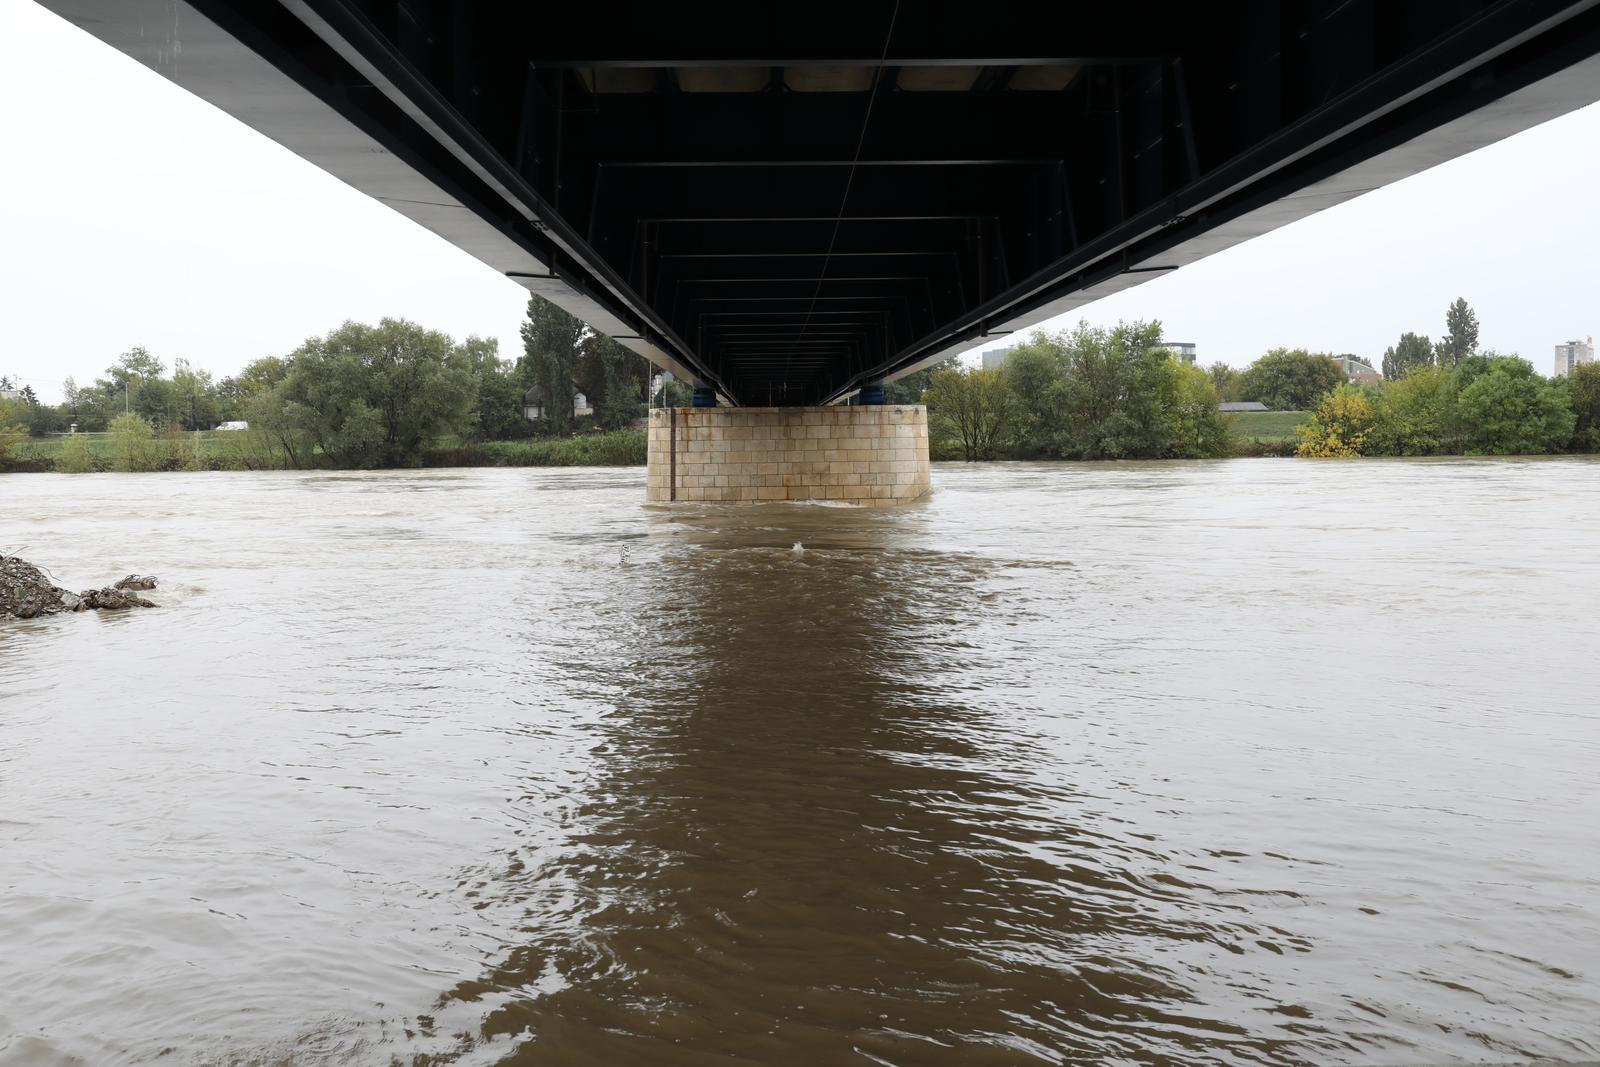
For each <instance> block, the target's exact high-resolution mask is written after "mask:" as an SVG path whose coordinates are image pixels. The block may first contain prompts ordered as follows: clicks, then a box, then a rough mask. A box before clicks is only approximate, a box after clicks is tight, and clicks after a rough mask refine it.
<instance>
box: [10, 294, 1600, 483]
mask: <svg viewBox="0 0 1600 1067" xmlns="http://www.w3.org/2000/svg"><path fill="white" fill-rule="evenodd" d="M1446 324H1447V333H1446V335H1445V337H1444V338H1442V339H1441V340H1440V341H1439V342H1438V343H1431V342H1428V341H1427V339H1426V338H1423V337H1420V336H1419V335H1417V334H1406V335H1404V336H1403V337H1402V338H1401V340H1400V342H1399V344H1397V345H1396V346H1394V347H1392V348H1390V350H1389V351H1388V352H1387V353H1386V354H1385V357H1384V360H1383V365H1384V370H1385V374H1386V377H1385V379H1384V380H1383V381H1382V382H1379V383H1376V384H1355V383H1350V382H1348V381H1347V380H1346V375H1345V372H1344V370H1343V369H1342V366H1341V364H1340V362H1339V361H1337V360H1335V359H1334V358H1331V357H1329V356H1325V355H1317V354H1313V353H1310V352H1308V351H1306V350H1303V349H1294V350H1291V349H1282V348H1280V349H1274V350H1272V351H1271V352H1268V353H1266V354H1265V355H1263V356H1262V357H1260V358H1259V359H1257V360H1256V361H1255V362H1254V363H1253V364H1251V365H1250V366H1249V367H1248V368H1245V369H1243V370H1236V369H1234V368H1231V367H1228V366H1226V365H1224V364H1220V363H1219V364H1214V365H1213V366H1212V367H1211V368H1209V369H1201V368H1199V367H1196V366H1194V365H1192V364H1189V363H1186V362H1184V361H1182V360H1181V359H1178V358H1175V357H1174V356H1173V355H1172V354H1171V353H1170V352H1169V351H1168V350H1167V349H1165V348H1164V347H1162V346H1161V343H1160V342H1161V326H1160V324H1159V323H1157V322H1147V323H1146V322H1134V323H1122V324H1119V325H1117V326H1116V327H1114V328H1109V329H1108V328H1099V327H1092V326H1090V325H1088V324H1087V323H1080V324H1079V325H1078V326H1077V327H1076V328H1075V329H1073V330H1070V331H1064V332H1060V333H1055V334H1047V333H1043V332H1039V333H1035V334H1034V335H1033V336H1032V337H1031V338H1030V339H1029V340H1028V341H1027V342H1025V343H1023V344H1021V345H1019V346H1017V347H1016V348H1015V349H1013V350H1012V352H1011V353H1010V355H1009V357H1008V358H1007V360H1006V362H1005V363H1004V364H1003V365H1002V366H1001V367H1000V368H997V369H994V370H982V369H976V368H971V369H967V368H962V367H960V366H958V365H957V364H956V363H955V362H954V361H951V362H947V363H945V364H941V365H939V366H935V367H932V368H928V369H926V370H923V371H919V372H917V373H915V374H911V375H908V376H906V377H904V378H902V379H900V380H898V381H896V382H892V383H889V385H888V386H887V387H886V393H887V399H888V401H889V402H890V403H924V404H926V405H927V407H928V413H929V428H930V447H931V450H932V458H934V459H968V460H984V459H1166V458H1210V457H1221V456H1229V455H1240V454H1263V453H1265V454H1289V453H1296V454H1299V455H1302V456H1358V455H1399V456H1427V455H1454V454H1527V453H1551V452H1568V451H1570V452H1590V451H1596V450H1600V365H1586V366H1580V367H1579V368H1577V369H1576V371H1575V372H1574V373H1573V374H1571V375H1570V376H1568V377H1566V378H1563V379H1559V380H1555V381H1549V380H1546V379H1544V378H1541V377H1540V376H1538V375H1537V374H1535V373H1534V371H1533V368H1532V366H1531V365H1530V364H1528V363H1527V362H1526V361H1525V360H1522V359H1519V358H1517V357H1514V356H1502V355H1500V354H1498V353H1494V352H1480V351H1478V349H1477V335H1478V327H1477V320H1476V317H1475V316H1474V315H1473V314H1472V311H1471V309H1470V308H1469V307H1468V306H1467V305H1466V303H1465V301H1457V302H1456V303H1455V304H1454V305H1452V306H1451V309H1450V311H1449V312H1448V314H1447V316H1446ZM522 341H523V353H522V354H521V355H520V356H519V357H517V358H516V359H515V360H506V359H502V358H501V357H500V355H499V352H498V346H497V344H496V342H495V341H493V340H485V339H483V338H479V337H468V338H467V339H466V340H464V341H462V342H460V343H456V342H454V341H453V340H452V339H451V338H449V337H448V336H446V335H444V334H442V333H439V332H437V331H432V330H426V329H424V328H422V327H420V326H418V325H416V324H414V323H410V322H406V321H404V320H397V319H384V320H382V321H381V322H379V323H378V324H377V325H375V326H368V325H363V324H359V323H352V322H347V323H345V324H344V325H342V326H340V327H338V328H337V329H334V330H332V331H330V332H329V333H328V334H326V335H325V336H323V337H317V338H312V339H310V340H308V341H306V342H305V343H304V344H302V345H301V346H300V347H299V348H297V349H296V350H295V351H294V352H291V353H289V354H288V355H287V356H282V357H278V356H267V357H263V358H261V359H258V360H255V361H254V362H252V363H250V364H249V365H248V366H246V367H245V368H244V369H243V370H242V371H241V372H240V373H239V374H237V375H233V376H229V377H225V378H222V379H220V380H214V379H213V377H212V376H211V375H210V374H209V373H208V372H206V371H204V370H201V369H198V368H195V367H193V366H192V365H190V364H188V363H186V362H184V361H178V362H177V363H176V364H175V366H174V367H173V369H172V372H171V373H170V374H168V373H167V371H166V368H165V366H164V365H163V364H162V363H161V361H160V360H159V359H157V358H156V357H155V356H153V355H151V354H150V353H149V352H147V351H145V350H144V349H142V348H135V349H133V350H131V351H129V352H127V353H125V354H124V355H123V356H121V357H120V358H119V359H118V360H117V361H116V362H115V363H114V364H113V365H112V366H111V367H109V368H108V369H107V372H106V374H105V376H104V377H102V378H99V379H97V380H96V381H95V382H93V383H91V384H90V385H87V386H84V387H78V386H77V385H76V384H75V383H73V382H71V381H68V382H67V383H66V389H65V393H66V399H65V400H64V401H63V402H62V403H61V404H57V405H47V404H43V403H40V402H39V400H38V398H37V397H36V396H34V395H32V391H31V390H23V391H22V393H21V395H20V396H16V397H14V398H12V399H4V400H0V470H3V469H12V470H19V469H20V470H58V471H63V472H84V471H95V470H130V471H144V470H206V469H241V470H266V469H285V468H314V467H340V468H370V467H404V466H422V465H429V466H472V465H536V466H544V465H573V466H576V465H585V466H587V465H631V464H641V463H643V462H644V461H645V437H644V434H643V432H642V431H641V430H639V429H638V428H637V423H638V420H639V419H640V418H641V417H642V416H643V415H644V414H645V411H646V409H647V407H648V406H650V405H651V404H656V405H670V406H681V405H684V404H687V403H688V388H687V386H686V385H684V384H683V383H678V382H665V383H662V382H660V381H659V380H657V379H655V378H654V377H653V371H652V368H651V367H650V366H649V365H648V364H647V363H646V362H645V361H644V360H643V359H641V358H640V357H639V356H638V355H636V354H634V353H632V352H630V351H628V350H627V349H624V348H622V347H621V346H620V345H617V344H616V343H615V342H613V341H611V340H610V339H609V338H606V337H603V336H601V335H599V334H596V333H594V332H593V331H591V330H589V329H588V328H587V327H585V326H584V325H583V324H582V323H581V322H580V321H579V320H577V319H575V318H573V317H572V316H571V315H568V314H567V313H566V312H564V311H562V310H561V309H559V308H557V307H555V306H554V305H552V304H549V303H548V302H546V301H544V300H543V299H542V298H539V297H537V296H535V297H532V298H530V300H529V304H528V317H527V320H526V321H525V322H524V323H523V326H522ZM652 387H659V388H658V389H657V392H656V394H655V395H654V396H649V395H647V394H648V391H649V390H650V389H651V388H652ZM575 390H576V391H582V392H583V393H584V394H585V395H586V396H589V397H592V398H593V402H592V404H591V405H590V406H589V409H588V410H587V411H585V412H584V413H582V414H580V413H578V412H577V411H576V410H575V409H574V407H573V404H572V397H573V393H574V391H575ZM1224 400H1257V401H1260V402H1261V403H1263V404H1264V405H1265V406H1267V407H1268V408H1271V409H1274V410H1275V411H1278V412H1284V413H1299V412H1309V414H1308V415H1307V416H1306V417H1305V424H1304V425H1303V426H1300V427H1298V433H1297V434H1296V436H1295V438H1294V439H1292V440H1283V441H1276V442H1274V441H1260V440H1248V439H1246V438H1245V434H1244V433H1242V432H1241V427H1240V425H1239V422H1238V421H1237V419H1236V418H1235V417H1234V416H1231V415H1229V414H1227V413H1224V412H1222V411H1220V410H1219V407H1218V405H1219V403H1220V402H1222V401H1224ZM530 411H531V412H533V413H535V414H536V415H537V417H536V418H533V419H530V418H528V417H527V414H528V413H529V412H530ZM1292 417H1294V418H1296V419H1297V420H1298V418H1299V416H1298V415H1295V416H1292ZM228 422H237V423H247V424H248V426H249V429H248V430H241V431H235V432H221V433H218V432H206V431H208V430H209V429H210V428H212V427H215V426H217V425H218V424H221V423H228ZM69 427H75V428H76V429H77V431H79V432H77V433H74V434H68V435H66V436H60V435H61V434H62V431H64V430H66V429H68V428H69Z"/></svg>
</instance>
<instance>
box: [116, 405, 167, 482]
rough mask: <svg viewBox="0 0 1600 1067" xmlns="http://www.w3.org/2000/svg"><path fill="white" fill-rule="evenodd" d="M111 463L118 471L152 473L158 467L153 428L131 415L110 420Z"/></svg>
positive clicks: (158, 454) (158, 457)
mask: <svg viewBox="0 0 1600 1067" xmlns="http://www.w3.org/2000/svg"><path fill="white" fill-rule="evenodd" d="M111 456H112V463H113V464H114V465H115V467H116V469H117V470H119V471H153V470H155V469H156V468H157V467H158V466H159V465H160V452H159V450H158V449H157V447H156V441H155V428H154V427H153V426H151V425H150V424H149V423H148V422H146V421H145V420H144V419H142V418H140V417H139V416H138V415H134V414H132V413H129V414H124V415H118V416H117V417H116V418H115V419H112V420H111Z"/></svg>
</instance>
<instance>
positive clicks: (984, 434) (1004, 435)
mask: <svg viewBox="0 0 1600 1067" xmlns="http://www.w3.org/2000/svg"><path fill="white" fill-rule="evenodd" d="M925 399H926V401H927V405H928V423H929V432H930V434H932V435H934V436H936V437H938V438H939V439H941V440H954V441H955V442H957V443H958V444H959V446H960V448H961V454H962V458H964V459H967V460H979V459H994V458H996V457H997V456H999V455H1000V454H1001V453H1002V452H1003V451H1004V449H1005V448H1006V446H1007V445H1008V444H1010V439H1011V433H1012V429H1013V422H1014V418H1015V415H1016V409H1017V405H1016V398H1015V397H1014V396H1012V394H1011V388H1010V386H1009V385H1007V383H1006V379H1005V377H1004V376H1003V375H1002V374H1001V373H1000V372H999V371H998V370H946V371H939V372H938V373H937V374H935V375H934V376H933V382H932V384H930V385H929V386H928V391H927V394H926V397H925Z"/></svg>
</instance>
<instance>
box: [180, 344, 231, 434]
mask: <svg viewBox="0 0 1600 1067" xmlns="http://www.w3.org/2000/svg"><path fill="white" fill-rule="evenodd" d="M172 406H173V409H174V411H175V413H176V415H177V423H178V425H179V426H182V427H183V428H184V429H185V430H202V429H204V430H209V429H210V428H211V427H213V426H215V425H216V424H217V423H218V422H221V421H222V419H221V415H220V406H219V404H218V401H217V387H216V383H215V382H213V381H212V380H211V372H210V371H208V370H200V369H197V368H196V367H194V366H193V365H192V364H191V363H190V362H189V361H188V360H186V359H180V360H177V361H175V362H174V363H173V365H172Z"/></svg>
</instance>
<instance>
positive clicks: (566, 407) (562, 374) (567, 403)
mask: <svg viewBox="0 0 1600 1067" xmlns="http://www.w3.org/2000/svg"><path fill="white" fill-rule="evenodd" d="M587 332H588V327H586V326H584V324H583V323H582V322H580V321H579V320H578V319H577V318H575V317H573V316H572V315H569V314H567V312H565V311H563V310H562V309H561V308H559V307H556V305H554V304H552V303H550V301H548V300H546V299H545V298H544V297H542V296H539V295H537V294H534V295H531V296H529V297H528V320H527V321H526V322H524V323H523V324H522V349H523V354H522V358H521V359H520V360H518V362H517V370H518V374H519V377H520V378H521V379H522V380H523V381H525V382H526V383H527V387H528V389H529V391H530V393H531V394H532V396H533V398H534V400H535V402H536V403H537V404H538V406H540V407H542V408H543V409H544V418H543V420H542V422H543V425H544V428H545V430H546V431H547V432H549V433H552V434H560V433H566V432H567V430H568V429H569V428H570V427H571V426H572V394H573V390H574V385H573V377H572V375H573V371H574V370H575V369H576V367H577V364H578V356H579V355H580V354H581V346H582V343H583V338H584V335H585V334H586V333H587Z"/></svg>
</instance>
